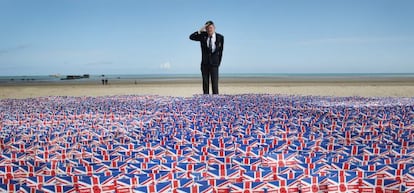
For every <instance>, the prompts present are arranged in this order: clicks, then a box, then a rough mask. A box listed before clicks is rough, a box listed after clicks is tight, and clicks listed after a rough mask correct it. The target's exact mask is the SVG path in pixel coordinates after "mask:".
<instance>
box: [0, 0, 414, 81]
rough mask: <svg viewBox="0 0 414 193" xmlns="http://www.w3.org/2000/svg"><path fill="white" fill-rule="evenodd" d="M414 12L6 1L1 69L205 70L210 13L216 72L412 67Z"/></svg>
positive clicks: (350, 3) (240, 1) (337, 1)
mask: <svg viewBox="0 0 414 193" xmlns="http://www.w3.org/2000/svg"><path fill="white" fill-rule="evenodd" d="M206 2H208V4H207V3H206ZM412 10H414V1H410V0H400V1H391V0H364V1H361V0H346V1H345V0H333V1H332V0H312V1H311V0H303V1H295V0H294V1H274V0H269V1H268V0H262V1H247V0H246V1H245V0H237V1H236V0H228V1H215V0H210V1H187V0H176V1H170V0H165V1H161V0H151V1H150V0H148V1H146V0H142V1H141V0H136V1H135V0H134V1H127V0H121V1H112V0H111V1H109V0H108V1H106V0H99V1H98V0H85V1H83V0H59V1H56V0H39V1H23V0H22V1H14V0H13V1H11V0H10V1H9V0H0V26H1V27H0V76H5V75H6V76H7V75H48V74H86V73H89V74H164V73H166V74H177V73H179V74H199V73H200V60H201V59H200V58H201V51H200V48H199V43H198V42H193V41H191V40H189V38H188V37H189V35H190V34H191V33H192V32H194V31H196V30H198V29H199V28H200V27H201V26H202V25H203V24H204V23H205V22H206V21H207V20H213V21H214V22H215V24H216V31H217V32H218V33H221V34H223V35H224V38H225V44H224V53H223V61H222V65H221V67H220V73H407V72H408V73H414V54H413V53H414V22H413V20H414V11H412Z"/></svg>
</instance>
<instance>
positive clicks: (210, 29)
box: [206, 25, 216, 36]
mask: <svg viewBox="0 0 414 193" xmlns="http://www.w3.org/2000/svg"><path fill="white" fill-rule="evenodd" d="M215 29H216V28H215V27H214V25H208V26H207V27H206V31H207V33H208V35H209V36H211V35H213V34H214V31H215Z"/></svg>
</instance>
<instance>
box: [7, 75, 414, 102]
mask: <svg viewBox="0 0 414 193" xmlns="http://www.w3.org/2000/svg"><path fill="white" fill-rule="evenodd" d="M219 89H220V94H226V95H227V94H228V95H233V94H284V95H313V96H363V97H414V78H410V77H404V78H353V79H345V78H301V79H291V78H281V79H274V78H254V77H252V78H248V77H247V78H222V79H221V80H220V85H219ZM201 93H202V89H201V80H199V79H197V78H188V79H181V80H169V79H162V80H150V81H137V82H135V81H134V80H110V83H109V85H102V84H100V83H99V82H96V81H86V82H76V81H65V82H54V83H50V82H48V83H41V82H27V83H19V84H0V98H1V99H5V98H32V97H45V96H111V95H160V96H175V97H189V96H193V95H197V94H201Z"/></svg>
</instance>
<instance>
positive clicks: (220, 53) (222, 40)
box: [218, 36, 224, 65]
mask: <svg viewBox="0 0 414 193" xmlns="http://www.w3.org/2000/svg"><path fill="white" fill-rule="evenodd" d="M219 49H220V50H219V53H218V54H219V65H220V64H221V58H222V57H223V49H224V36H221V46H220V48H219Z"/></svg>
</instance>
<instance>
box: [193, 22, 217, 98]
mask: <svg viewBox="0 0 414 193" xmlns="http://www.w3.org/2000/svg"><path fill="white" fill-rule="evenodd" d="M215 30H216V27H215V26H214V23H213V22H212V21H207V22H206V24H205V25H204V26H203V27H202V28H201V29H200V30H199V31H196V32H194V33H193V34H191V35H190V39H191V40H194V41H199V42H200V46H201V55H202V57H201V75H202V77H203V93H204V94H209V82H210V77H211V84H212V87H213V94H218V93H219V92H218V80H219V76H218V74H219V67H220V63H221V58H222V56H223V45H224V37H223V35H221V34H219V33H216V31H215Z"/></svg>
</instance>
